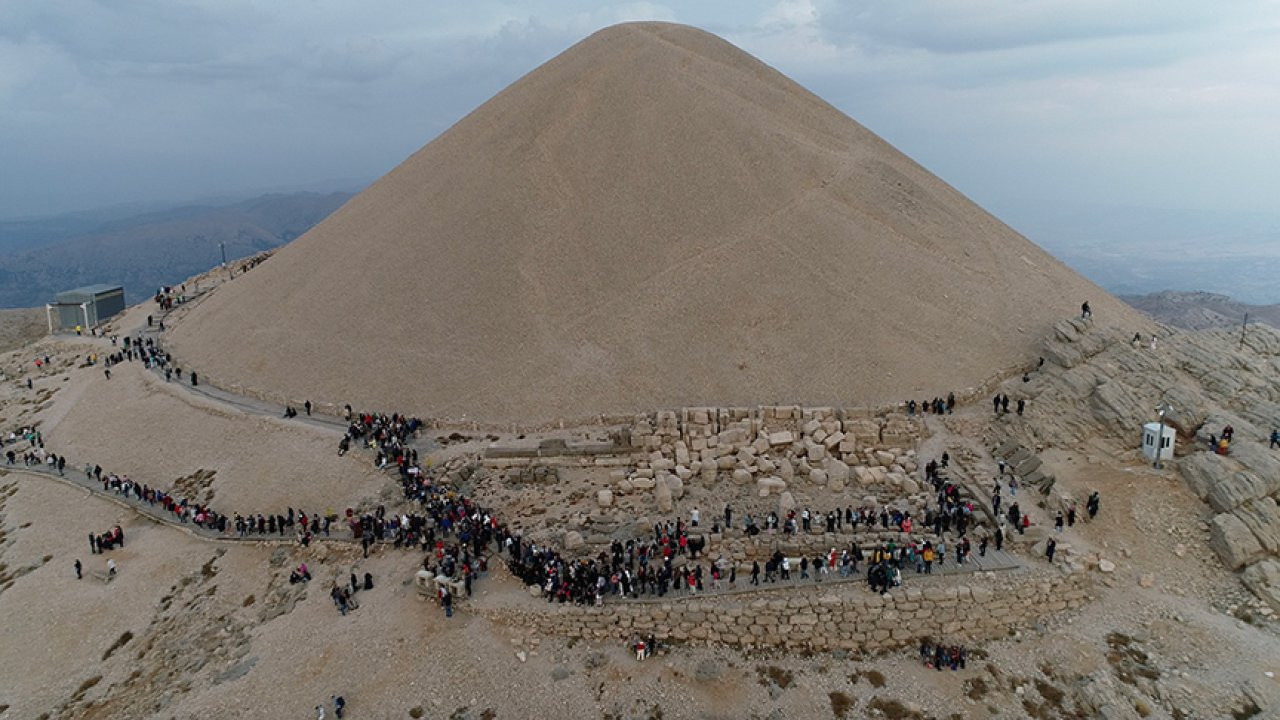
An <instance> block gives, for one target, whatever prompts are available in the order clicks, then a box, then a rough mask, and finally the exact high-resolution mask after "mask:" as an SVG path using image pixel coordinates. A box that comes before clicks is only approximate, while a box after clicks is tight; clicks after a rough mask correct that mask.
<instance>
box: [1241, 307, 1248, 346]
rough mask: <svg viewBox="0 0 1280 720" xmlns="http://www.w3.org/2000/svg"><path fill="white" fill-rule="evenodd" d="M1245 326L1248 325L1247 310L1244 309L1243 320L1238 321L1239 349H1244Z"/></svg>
mask: <svg viewBox="0 0 1280 720" xmlns="http://www.w3.org/2000/svg"><path fill="white" fill-rule="evenodd" d="M1247 327H1249V312H1248V311H1247V310H1246V311H1245V313H1244V322H1242V323H1240V349H1241V350H1243V349H1244V331H1245V328H1247Z"/></svg>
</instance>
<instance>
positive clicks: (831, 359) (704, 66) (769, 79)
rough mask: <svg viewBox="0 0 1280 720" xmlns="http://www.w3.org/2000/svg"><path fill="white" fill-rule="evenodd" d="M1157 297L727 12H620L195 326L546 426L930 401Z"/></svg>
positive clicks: (275, 365) (437, 410)
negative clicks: (951, 171)
mask: <svg viewBox="0 0 1280 720" xmlns="http://www.w3.org/2000/svg"><path fill="white" fill-rule="evenodd" d="M1085 299H1088V300H1090V301H1091V303H1092V305H1093V308H1094V313H1095V318H1096V322H1098V323H1100V324H1104V325H1106V324H1112V325H1121V326H1124V327H1129V326H1143V325H1145V324H1146V323H1145V321H1143V320H1142V319H1141V318H1139V316H1138V315H1137V314H1136V313H1135V312H1134V311H1132V310H1130V309H1129V308H1128V307H1127V306H1125V305H1123V304H1122V303H1120V302H1119V301H1118V300H1115V299H1114V298H1111V297H1110V296H1108V295H1107V294H1106V293H1104V292H1103V291H1102V290H1100V289H1099V288H1097V287H1096V286H1094V285H1093V284H1091V283H1089V282H1088V281H1086V280H1084V279H1083V278H1081V277H1080V276H1079V275H1077V274H1076V273H1074V272H1072V271H1071V270H1069V269H1068V268H1066V267H1065V266H1064V265H1062V264H1061V263H1059V262H1058V261H1056V260H1054V259H1053V258H1052V257H1050V256H1049V255H1048V254H1046V253H1045V252H1044V251H1042V250H1040V249H1039V248H1038V247H1036V246H1035V245H1033V244H1032V243H1030V242H1028V241H1027V240H1026V239H1025V238H1023V237H1021V236H1020V235H1018V234H1017V233H1015V232H1014V231H1013V230H1011V229H1010V228H1008V227H1007V226H1005V225H1004V224H1002V223H1001V222H1000V221H998V220H996V219H995V218H994V217H992V216H991V215H989V214H988V213H986V212H985V211H983V210H982V209H981V208H979V207H978V206H977V205H975V204H974V203H972V202H970V201H969V200H968V199H966V198H965V197H964V196H962V195H961V194H960V193H958V192H956V191H955V190H954V189H953V188H951V187H949V186H948V185H946V184H945V183H943V182H942V181H940V180H939V179H938V178H936V177H934V176H933V175H931V174H929V173H928V172H927V171H925V170H924V169H923V168H921V167H919V166H918V165H916V164H915V163H914V162H912V161H911V160H910V159H908V158H907V157H906V156H904V155H902V154H901V153H899V152H898V151H897V150H895V149H894V148H893V147H891V146H889V145H888V144H887V143H885V142H884V141H883V140H881V139H880V138H878V137H876V136H875V135H874V134H872V133H871V132H869V131H868V130H866V129H865V128H863V127H862V126H861V125H859V124H858V123H856V122H854V121H853V120H851V119H850V118H849V117H847V116H845V115H843V114H842V113H840V112H839V111H838V110H836V109H835V108H833V107H831V106H830V105H828V104H826V103H825V102H823V101H822V100H820V99H819V98H817V97H816V96H814V95H813V94H811V93H809V92H808V91H806V90H804V89H803V88H801V87H800V86H799V85H797V84H795V83H794V82H792V81H790V80H788V79H787V78H786V77H784V76H783V75H781V74H779V73H778V72H776V71H774V70H773V69H771V68H769V67H768V66H766V65H764V64H763V63H761V62H759V61H758V60H756V59H754V58H752V57H751V56H749V55H747V54H746V53H744V52H742V51H741V50H739V49H737V48H735V47H734V46H732V45H730V44H728V43H726V42H725V41H723V40H721V39H719V38H717V37H715V36H712V35H710V34H707V33H705V32H702V31H700V30H697V29H694V28H689V27H683V26H678V25H669V24H660V23H636V24H626V25H620V26H615V27H612V28H608V29H605V30H602V31H600V32H598V33H596V34H594V35H592V36H590V37H588V38H587V39H585V40H583V41H582V42H580V43H578V44H577V45H575V46H573V47H572V48H570V49H568V50H566V51H565V52H564V53H562V54H561V55H559V56H557V57H556V58H554V59H552V60H551V61H549V62H547V63H546V64H544V65H543V66H541V67H539V68H537V69H536V70H534V71H533V72H531V73H529V74H528V75H526V76H525V77H523V78H521V79H520V80H519V81H517V82H516V83H515V84H513V85H511V86H510V87H508V88H507V89H506V90H504V91H502V92H501V93H499V94H498V95H497V96H495V97H494V98H493V99H491V100H489V101H488V102H487V103H485V104H484V105H482V106H481V107H479V108H478V109H476V110H475V111H474V112H472V113H471V114H470V115H468V116H467V117H465V118H464V119H462V120H461V121H460V122H458V123H457V124H456V125H454V126H453V127H452V128H450V129H449V130H448V131H446V132H445V133H444V134H442V135H441V136H439V137H438V138H436V139H435V140H434V141H432V142H431V143H430V144H428V145H427V146H426V147H424V148H422V149H421V150H419V151H418V152H417V153H415V154H414V155H413V156H412V157H410V158H409V159H408V160H406V161H405V162H404V163H403V164H401V165H400V166H399V167H397V168H396V169H395V170H393V171H392V172H390V173H388V174H387V175H386V176H384V177H383V178H381V179H380V180H378V181H377V182H376V183H375V184H374V185H372V186H371V187H370V188H368V189H367V190H366V191H364V192H363V193H361V194H360V195H359V196H357V197H356V198H354V199H352V200H351V201H350V202H348V203H347V205H346V206H344V207H343V208H342V209H341V210H339V211H338V212H336V213H335V214H334V215H332V216H331V217H330V218H329V219H327V220H326V221H324V222H323V223H322V224H320V225H319V226H317V227H316V228H314V229H313V230H312V231H311V232H309V233H307V234H306V235H305V236H303V237H301V238H299V239H298V240H296V241H294V242H292V243H291V244H289V245H288V246H286V247H284V248H283V249H281V250H280V251H279V252H278V253H277V254H276V256H275V257H273V258H272V259H271V260H269V261H268V262H266V263H264V264H263V265H261V266H260V267H258V268H256V269H255V270H254V271H253V272H251V273H249V274H247V275H246V276H244V277H243V278H240V279H237V280H236V281H235V282H233V283H232V284H230V285H229V286H227V287H224V288H222V289H220V290H219V291H218V292H216V293H215V294H214V295H213V296H212V297H210V298H209V299H208V300H206V301H204V302H203V303H202V304H200V305H199V306H198V307H196V308H195V309H194V310H193V311H192V312H191V314H190V315H189V317H187V318H186V319H185V320H183V321H182V322H181V323H180V324H179V325H178V326H177V327H176V328H175V329H174V331H173V332H172V341H171V342H172V344H173V346H174V347H175V349H176V351H177V353H178V355H179V356H180V357H181V358H182V359H183V360H184V362H186V363H188V364H189V365H191V366H192V367H193V368H194V369H197V370H199V371H200V372H201V373H202V374H203V375H205V376H206V377H211V378H215V379H217V380H220V381H223V382H228V383H231V382H234V383H237V384H240V385H243V386H244V387H247V388H251V389H256V390H263V391H269V392H273V393H281V394H285V395H287V396H289V397H293V398H310V399H312V400H314V401H316V402H332V403H337V404H341V403H346V402H350V403H352V404H353V405H355V406H357V407H378V408H386V409H400V410H404V411H409V412H414V413H418V414H422V415H432V416H441V417H453V418H461V417H464V416H465V417H466V418H468V419H478V420H482V421H493V422H505V421H515V422H520V423H530V424H532V423H538V422H543V421H551V420H555V419H557V418H564V419H579V418H586V417H590V416H592V415H594V414H596V413H613V412H629V411H645V410H654V409H659V408H675V407H680V406H693V405H721V406H732V405H743V406H750V405H756V404H770V403H798V404H812V405H866V404H873V403H880V402H886V401H897V400H902V399H906V398H907V397H917V398H919V397H922V396H924V395H928V396H930V397H932V396H934V395H937V394H945V393H946V391H947V390H949V389H959V388H963V387H967V386H972V385H976V384H978V383H980V382H981V381H983V380H984V379H986V378H988V377H990V376H991V375H992V374H994V373H996V372H998V371H1001V370H1005V369H1008V368H1010V367H1012V366H1015V365H1019V364H1022V363H1026V362H1028V361H1029V360H1032V359H1034V357H1035V354H1036V352H1037V348H1038V347H1039V343H1040V341H1041V339H1042V338H1043V337H1044V336H1045V334H1046V333H1047V332H1048V330H1049V328H1050V327H1051V325H1052V324H1053V323H1055V322H1057V321H1059V320H1061V319H1063V318H1065V317H1067V316H1069V315H1072V314H1074V313H1077V312H1078V311H1079V305H1080V303H1081V302H1082V301H1083V300H1085Z"/></svg>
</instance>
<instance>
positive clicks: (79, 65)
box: [0, 0, 1280, 299]
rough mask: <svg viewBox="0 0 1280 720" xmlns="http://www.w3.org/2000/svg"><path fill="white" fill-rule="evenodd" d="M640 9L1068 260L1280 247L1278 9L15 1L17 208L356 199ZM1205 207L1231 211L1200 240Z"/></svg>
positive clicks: (8, 170) (7, 209)
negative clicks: (1157, 247) (352, 192)
mask: <svg viewBox="0 0 1280 720" xmlns="http://www.w3.org/2000/svg"><path fill="white" fill-rule="evenodd" d="M640 19H656V20H666V21H674V22H681V23H687V24H690V25H695V26H698V27H701V28H704V29H706V30H708V31H710V32H713V33H716V34H718V35H721V36H723V37H725V38H726V39H727V40H729V41H730V42H733V43H735V44H737V45H739V46H740V47H742V48H743V49H745V50H746V51H748V52H750V53H752V54H753V55H756V56H757V57H759V58H761V59H762V60H763V61H764V62H766V63H768V64H770V65H772V66H773V67H775V68H777V69H778V70H779V71H781V72H783V73H784V74H786V75H788V76H790V77H792V78H794V79H795V80H796V81H798V82H800V83H801V84H802V85H804V86H805V87H807V88H809V89H810V90H812V91H813V92H815V93H816V94H817V95H819V96H820V97H822V98H823V99H825V100H827V101H828V102H830V103H831V104H832V105H834V106H835V107H837V108H838V109H840V110H841V111H843V112H844V113H846V114H847V115H849V116H851V117H853V118H854V119H855V120H857V121H858V122H860V123H862V124H864V125H866V126H867V127H868V128H870V129H871V130H872V131H874V132H876V133H877V134H879V135H880V136H882V137H884V138H885V139H886V140H888V141H889V142H890V143H892V144H893V145H894V146H896V147H897V148H898V149H900V150H901V151H903V152H904V153H906V154H907V155H909V156H910V157H912V158H913V159H915V160H916V161H918V162H919V163H920V164H922V165H923V166H925V167H926V168H927V169H929V170H930V171H931V172H933V173H934V174H936V175H937V176H939V177H940V178H942V179H943V180H945V181H946V182H948V183H950V184H952V185H954V186H955V187H957V188H958V189H959V190H960V191H961V192H963V193H965V194H966V195H968V196H969V197H970V198H972V199H973V200H974V201H975V202H977V203H978V204H980V205H982V206H983V207H985V208H987V209H988V210H990V211H991V212H992V213H994V214H995V215H996V216H998V217H1000V218H1001V219H1002V220H1004V221H1005V222H1007V223H1009V224H1010V225H1011V226H1013V227H1014V228H1015V229H1017V230H1018V231H1020V232H1022V233H1023V234H1025V235H1027V236H1028V237H1029V238H1031V239H1032V240H1033V241H1035V242H1037V243H1039V244H1041V245H1042V246H1044V247H1046V248H1047V249H1050V250H1052V251H1053V252H1054V253H1055V254H1059V255H1060V256H1062V255H1071V254H1072V253H1073V252H1075V253H1082V252H1088V251H1090V249H1091V248H1095V247H1098V248H1102V249H1104V250H1106V251H1107V252H1110V253H1113V254H1114V253H1119V254H1120V255H1122V256H1123V255H1125V254H1126V252H1128V251H1129V250H1132V254H1137V255H1141V254H1142V253H1147V252H1149V251H1148V250H1146V249H1145V248H1146V246H1148V245H1150V244H1151V243H1165V244H1167V245H1171V246H1174V247H1184V246H1185V247H1196V245H1197V244H1205V243H1215V244H1221V240H1222V238H1224V237H1229V238H1230V239H1231V241H1232V243H1234V244H1235V245H1237V246H1240V247H1244V248H1246V249H1247V248H1250V247H1252V248H1255V249H1256V250H1257V252H1259V253H1264V254H1265V253H1268V252H1270V248H1272V247H1275V246H1277V245H1280V243H1278V242H1277V241H1278V240H1280V230H1278V229H1277V228H1280V222H1277V221H1276V220H1275V218H1277V217H1280V215H1277V212H1276V210H1275V209H1274V208H1275V207H1276V200H1277V199H1280V175H1277V174H1276V173H1275V172H1274V169H1273V167H1272V165H1273V164H1274V163H1273V161H1274V159H1275V158H1277V157H1280V136H1278V135H1277V134H1276V133H1274V130H1273V126H1274V118H1275V117H1280V81H1278V80H1277V79H1276V77H1275V74H1274V72H1273V71H1268V70H1267V69H1266V68H1268V67H1272V68H1274V67H1277V66H1280V42H1276V41H1277V36H1278V35H1280V5H1276V4H1275V3H1273V2H1261V1H1257V2H1254V1H1251V2H1242V3H1235V4H1231V5H1229V6H1219V5H1213V6H1206V5H1202V4H1199V3H1191V2H1139V3H1132V4H1128V5H1125V6H1123V7H1118V6H1115V5H1113V4H1111V3H1103V2H1097V1H1093V0H1086V1H1084V2H1080V1H1075V2H1066V1H1065V0H1053V1H1048V2H1040V3H1035V4H1021V5H1016V6H1010V5H1008V4H1007V3H997V2H992V1H987V0H984V1H983V2H978V3H970V4H966V5H965V6H963V7H960V6H956V5H953V4H950V3H944V2H941V1H940V0H937V1H931V2H905V3H894V4H892V5H885V4H881V3H871V2H852V3H837V2H834V1H825V0H782V1H781V2H745V3H743V2H737V3H732V4H730V3H728V2H723V1H715V2H707V3H698V4H689V5H685V4H679V3H657V2H628V3H613V4H606V5H603V6H602V5H598V4H592V3H585V2H576V1H575V2H557V3H552V2H532V3H522V4H520V5H518V6H517V5H514V4H509V3H501V2H485V1H481V2H477V3H469V4H467V5H466V6H465V7H452V6H448V7H446V6H440V7H428V6H423V5H421V4H416V3H405V2H392V1H386V2H377V3H375V4H372V5H368V6H361V7H360V8H359V9H354V8H351V7H342V6H317V5H315V4H313V3H301V2H296V1H282V2H279V3H273V4H272V5H270V6H268V7H262V6H258V5H254V4H252V3H247V2H239V1H236V0H225V1H220V2H213V1H212V0H198V1H196V2H191V3H186V4H184V5H181V6H176V5H169V4H162V3H150V2H146V3H136V4H134V3H131V4H124V5H116V4H111V3H105V2H95V1H93V0H78V1H76V2H72V3H64V4H58V5H51V4H47V3H38V2H34V1H24V0H19V2H15V3H8V4H5V5H4V6H0V60H2V61H3V62H0V166H3V167H5V172H4V173H2V174H0V218H6V219H9V220H13V219H30V218H40V217H47V216H50V215H57V214H62V213H66V212H73V211H85V210H95V211H96V210H101V209H103V208H112V207H118V206H122V205H126V206H127V205H140V206H145V205H148V204H160V205H164V204H171V205H172V204H181V203H184V202H189V201H191V200H193V199H196V198H215V197H243V196H246V195H250V194H254V193H259V192H263V191H264V190H265V189H269V188H303V187H307V186H310V185H312V184H315V183H317V182H320V183H323V182H329V180H328V179H331V178H360V179H361V180H359V181H353V182H354V184H356V185H361V184H363V183H364V182H367V181H370V180H373V179H376V178H378V177H380V176H381V175H383V174H385V173H386V172H388V171H390V170H391V169H392V168H393V167H395V166H396V165H397V164H399V163H400V162H401V161H402V160H404V159H405V158H406V157H408V156H409V155H410V154H412V153H413V152H414V151H416V150H417V149H418V148H420V147H421V146H423V145H424V144H426V143H427V142H429V141H430V140H432V139H433V138H434V137H436V136H437V135H438V134H439V133H441V132H443V131H444V130H445V129H447V128H448V127H449V126H450V125H452V124H453V123H454V122H456V121H457V120H458V119H460V118H461V117H463V116H464V115H466V114H467V113H468V112H470V111H471V110H473V109H474V108H475V107H477V106H478V105H480V104H481V103H483V102H484V101H485V100H487V99H488V98H489V97H491V96H492V95H493V94H495V93H497V92H498V91H500V90H501V89H502V88H504V87H505V86H507V85H508V84H510V83H511V82H513V81H515V80H516V79H518V78H519V77H520V76H522V75H523V74H525V73H527V72H529V71H530V70H532V69H533V68H535V67H536V66H538V65H539V64H540V63H542V62H544V61H546V60H548V59H550V58H551V57H553V56H554V55H556V54H558V53H559V52H561V51H563V50H564V49H566V48H567V47H569V46H570V45H572V44H574V43H575V42H577V41H578V40H580V39H582V38H583V37H585V36H587V35H589V34H590V33H591V32H593V31H595V30H598V29H600V28H602V27H605V26H608V25H611V24H614V23H617V22H621V21H627V20H640ZM1126 213H1129V214H1131V216H1132V218H1134V219H1137V218H1142V219H1143V220H1142V221H1141V222H1132V221H1131V222H1127V223H1126V222H1122V221H1120V220H1118V218H1119V217H1122V216H1124V215H1125V214H1126ZM1188 216H1194V217H1196V218H1200V219H1205V218H1214V221H1213V222H1212V223H1206V222H1202V221H1201V220H1197V221H1195V222H1192V223H1190V224H1189V225H1190V226H1191V227H1194V228H1197V232H1196V233H1195V234H1192V235H1190V236H1188V234H1187V233H1186V232H1184V230H1186V227H1187V224H1184V223H1180V222H1179V218H1183V217H1188ZM1259 216H1261V217H1263V218H1269V219H1265V220H1263V221H1261V222H1259V221H1258V220H1257V218H1258V217H1259ZM1171 236H1176V237H1171ZM1064 259H1065V258H1064ZM1086 274H1088V273H1086ZM1277 299H1280V298H1277Z"/></svg>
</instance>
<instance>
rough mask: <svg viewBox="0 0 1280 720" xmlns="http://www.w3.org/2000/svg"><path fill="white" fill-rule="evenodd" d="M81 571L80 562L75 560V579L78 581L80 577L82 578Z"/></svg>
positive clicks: (82, 567)
mask: <svg viewBox="0 0 1280 720" xmlns="http://www.w3.org/2000/svg"><path fill="white" fill-rule="evenodd" d="M83 569H84V566H83V565H81V564H80V560H79V559H78V558H77V559H76V579H77V580H79V579H81V578H82V577H84V576H83V575H82V574H81V571H82V570H83Z"/></svg>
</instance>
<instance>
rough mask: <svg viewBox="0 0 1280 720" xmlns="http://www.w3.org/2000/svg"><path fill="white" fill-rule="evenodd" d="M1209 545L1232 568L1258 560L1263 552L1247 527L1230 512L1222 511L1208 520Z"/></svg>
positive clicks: (1236, 568)
mask: <svg viewBox="0 0 1280 720" xmlns="http://www.w3.org/2000/svg"><path fill="white" fill-rule="evenodd" d="M1209 545H1210V547H1212V548H1213V550H1214V552H1216V553H1218V557H1220V558H1222V562H1224V563H1226V564H1227V567H1229V568H1231V569H1232V570H1239V569H1240V568H1242V567H1244V566H1245V565H1248V564H1249V563H1251V562H1254V561H1255V560H1260V559H1261V558H1262V557H1263V555H1264V554H1265V553H1264V551H1263V549H1262V544H1261V543H1259V542H1258V538H1256V537H1254V535H1253V533H1252V532H1250V531H1249V527H1248V526H1247V525H1245V524H1244V522H1243V521H1241V520H1240V518H1238V517H1236V516H1235V515H1232V514H1231V513H1222V514H1220V515H1217V516H1215V517H1214V518H1213V520H1211V521H1209Z"/></svg>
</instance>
